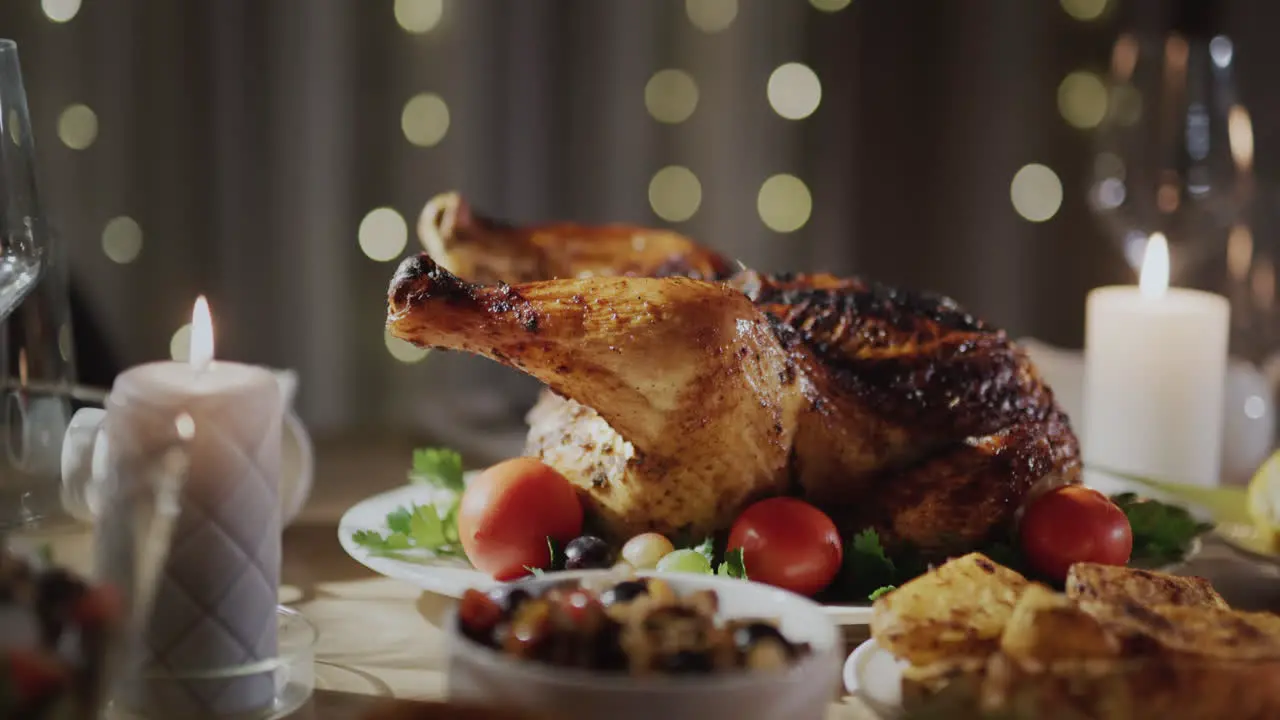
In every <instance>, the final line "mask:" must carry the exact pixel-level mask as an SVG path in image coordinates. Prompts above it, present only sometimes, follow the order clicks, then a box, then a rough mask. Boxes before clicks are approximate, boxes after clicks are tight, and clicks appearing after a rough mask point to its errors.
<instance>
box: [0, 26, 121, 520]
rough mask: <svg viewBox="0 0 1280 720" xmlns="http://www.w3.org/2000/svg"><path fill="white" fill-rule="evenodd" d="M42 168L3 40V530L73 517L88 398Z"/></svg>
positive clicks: (14, 58) (16, 67)
mask: <svg viewBox="0 0 1280 720" xmlns="http://www.w3.org/2000/svg"><path fill="white" fill-rule="evenodd" d="M35 165H36V157H35V141H34V137H33V133H32V128H31V119H30V117H29V114H28V111H27V97H26V90H25V89H24V87H23V82H22V68H21V65H20V64H19V62H18V48H17V45H16V44H15V43H14V42H13V41H12V40H3V39H0V390H2V391H3V397H0V529H4V528H14V527H24V526H29V525H31V524H32V523H34V522H37V521H45V520H47V519H51V518H60V517H65V516H64V515H63V513H62V503H61V499H60V497H59V486H60V482H59V481H60V460H61V450H62V438H63V435H64V433H65V431H66V427H67V423H68V422H69V421H70V418H71V413H72V410H73V409H75V406H76V405H77V404H78V403H80V402H82V401H83V400H84V398H82V397H81V396H82V395H83V394H84V392H83V390H84V389H83V388H78V387H76V385H75V369H74V361H73V360H74V349H73V348H72V332H71V303H70V293H69V278H68V275H67V268H66V265H65V262H64V259H63V257H62V255H61V253H60V252H59V248H58V247H57V244H56V237H55V236H54V235H53V234H52V233H51V232H50V228H49V226H48V220H47V217H46V215H45V212H44V208H43V206H42V205H41V199H40V195H39V192H38V191H37V182H36V168H35ZM96 399H97V400H98V401H99V402H100V398H96Z"/></svg>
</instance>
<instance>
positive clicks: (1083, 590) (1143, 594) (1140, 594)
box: [1067, 563, 1227, 608]
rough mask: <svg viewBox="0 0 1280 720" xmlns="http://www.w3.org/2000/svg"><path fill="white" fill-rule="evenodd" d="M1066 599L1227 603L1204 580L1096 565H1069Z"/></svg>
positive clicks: (1115, 602)
mask: <svg viewBox="0 0 1280 720" xmlns="http://www.w3.org/2000/svg"><path fill="white" fill-rule="evenodd" d="M1067 597H1069V598H1071V599H1072V600H1075V601H1076V602H1078V603H1080V604H1081V605H1089V604H1093V603H1102V604H1105V605H1122V604H1125V603H1132V604H1135V605H1142V606H1147V607H1151V606H1155V605H1185V606H1187V607H1216V608H1226V607H1227V601H1226V600H1223V599H1222V596H1221V595H1219V594H1218V592H1217V591H1216V590H1214V589H1213V586H1212V585H1210V584H1209V581H1208V580H1205V579H1204V578H1199V577H1184V576H1179V575H1170V574H1168V573H1162V572H1154V571H1151V570H1137V569H1134V568H1127V567H1117V566H1114V565H1099V564H1097V563H1076V564H1075V565H1072V566H1071V571H1070V572H1069V573H1068V574H1067Z"/></svg>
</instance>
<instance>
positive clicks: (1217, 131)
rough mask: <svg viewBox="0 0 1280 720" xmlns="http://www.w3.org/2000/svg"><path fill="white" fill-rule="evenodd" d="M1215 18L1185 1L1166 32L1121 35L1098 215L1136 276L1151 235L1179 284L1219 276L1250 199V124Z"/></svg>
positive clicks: (1099, 167) (1095, 195)
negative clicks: (1162, 245) (1162, 243)
mask: <svg viewBox="0 0 1280 720" xmlns="http://www.w3.org/2000/svg"><path fill="white" fill-rule="evenodd" d="M1214 12H1216V10H1215V9H1214V5H1213V4H1212V3H1205V2H1196V1H1195V0H1183V2H1180V3H1178V4H1177V5H1176V6H1175V15H1174V22H1173V24H1172V27H1171V29H1170V30H1169V31H1168V32H1166V33H1163V34H1159V35H1149V34H1139V33H1136V32H1130V33H1123V34H1121V35H1120V36H1119V37H1118V39H1117V40H1116V42H1115V45H1114V47H1113V50H1112V56H1111V69H1110V90H1109V102H1108V107H1107V113H1106V115H1105V117H1104V119H1103V121H1102V123H1101V124H1100V125H1099V127H1098V129H1097V134H1096V136H1095V149H1096V150H1095V154H1094V166H1093V173H1092V184H1091V187H1090V190H1089V201H1090V206H1091V207H1092V209H1093V211H1094V213H1095V214H1096V215H1097V217H1098V218H1100V220H1101V221H1102V223H1103V226H1104V227H1105V228H1106V231H1107V234H1108V235H1109V236H1110V237H1111V238H1112V240H1113V241H1114V242H1116V243H1117V244H1118V245H1119V247H1120V249H1121V250H1122V251H1123V253H1124V255H1125V258H1126V259H1127V260H1128V262H1129V264H1130V266H1131V267H1133V268H1134V269H1135V271H1136V269H1137V268H1138V266H1139V265H1140V263H1141V259H1142V252H1143V250H1144V248H1145V246H1146V240H1147V238H1148V237H1149V236H1150V235H1151V234H1153V233H1156V232H1160V233H1163V234H1164V236H1165V237H1166V238H1167V239H1168V241H1169V245H1170V251H1171V252H1170V255H1171V260H1172V265H1171V275H1172V279H1173V280H1174V282H1175V283H1177V284H1182V285H1201V284H1205V283H1206V282H1210V283H1214V284H1216V282H1217V281H1216V280H1213V279H1210V280H1208V281H1206V278H1221V270H1222V269H1223V268H1222V263H1223V262H1224V260H1223V258H1224V256H1225V248H1226V243H1227V236H1228V233H1229V231H1230V229H1231V228H1232V227H1233V226H1234V225H1236V224H1237V223H1238V221H1239V220H1240V218H1241V216H1242V214H1243V213H1244V211H1245V209H1246V207H1247V206H1248V204H1249V201H1250V198H1251V196H1252V193H1253V133H1252V126H1251V125H1250V119H1249V114H1248V110H1247V109H1246V108H1245V107H1244V106H1243V105H1242V104H1241V103H1240V101H1239V99H1238V98H1237V96H1236V91H1235V84H1234V81H1233V78H1232V63H1233V60H1234V47H1233V45H1232V42H1231V39H1230V38H1229V37H1227V36H1226V35H1223V34H1221V33H1220V32H1218V22H1217V17H1216V16H1215V15H1214V14H1213V13H1214ZM1214 289H1218V288H1216V287H1215V288H1214Z"/></svg>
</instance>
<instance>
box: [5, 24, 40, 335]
mask: <svg viewBox="0 0 1280 720" xmlns="http://www.w3.org/2000/svg"><path fill="white" fill-rule="evenodd" d="M0 131H2V136H0V320H4V319H5V318H7V317H9V315H10V314H11V313H12V312H13V310H14V308H16V307H17V306H18V304H19V303H21V302H22V300H23V299H24V298H26V296H27V294H28V293H30V292H31V290H32V289H33V288H34V287H35V285H36V280H37V279H38V278H39V277H40V270H41V265H42V263H43V260H44V257H43V256H44V242H43V240H44V238H45V236H46V232H45V228H44V217H43V215H41V213H40V198H39V195H38V193H37V192H36V178H35V144H34V142H33V140H32V138H31V120H30V118H29V117H28V114H27V94H26V90H25V89H24V88H23V85H22V68H21V66H20V64H19V62H18V46H17V44H16V43H14V42H13V41H12V40H3V39H0Z"/></svg>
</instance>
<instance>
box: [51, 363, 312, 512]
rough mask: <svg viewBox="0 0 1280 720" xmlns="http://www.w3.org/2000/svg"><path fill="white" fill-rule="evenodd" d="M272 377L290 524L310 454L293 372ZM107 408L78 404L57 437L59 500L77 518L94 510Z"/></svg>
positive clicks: (102, 474) (307, 491) (283, 498)
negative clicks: (279, 408) (278, 402)
mask: <svg viewBox="0 0 1280 720" xmlns="http://www.w3.org/2000/svg"><path fill="white" fill-rule="evenodd" d="M275 375H276V381H277V382H278V383H279V385H280V395H281V397H282V398H284V406H285V408H287V409H286V411H285V414H284V420H283V423H282V432H283V437H282V438H281V443H282V445H281V456H280V520H281V523H282V526H286V525H288V524H289V523H291V522H292V521H293V520H294V519H295V518H296V517H297V516H298V513H299V512H300V511H301V510H302V506H303V505H304V504H305V503H306V501H307V497H308V496H310V495H311V484H312V481H313V480H314V474H315V454H314V449H313V447H312V445H311V436H310V435H309V434H308V433H307V429H306V428H305V427H303V425H302V421H301V420H300V419H299V418H298V415H297V413H295V412H294V411H293V398H294V396H295V395H296V394H297V390H298V374H297V373H295V372H293V371H292V370H277V371H276V373H275ZM106 417H107V411H106V410H104V409H101V408H82V409H81V410H79V411H77V412H76V414H75V415H73V416H72V417H71V422H70V423H69V424H68V425H67V432H66V436H65V437H64V438H63V442H62V505H63V507H65V508H66V510H67V513H68V514H70V515H71V516H72V517H74V518H76V519H77V520H80V521H82V522H93V520H94V519H95V518H96V517H97V515H98V510H99V491H100V489H101V485H102V482H103V480H104V479H105V478H106V474H107V438H106V436H105V435H104V434H103V433H101V432H100V431H101V429H102V422H103V420H105V419H106Z"/></svg>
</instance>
